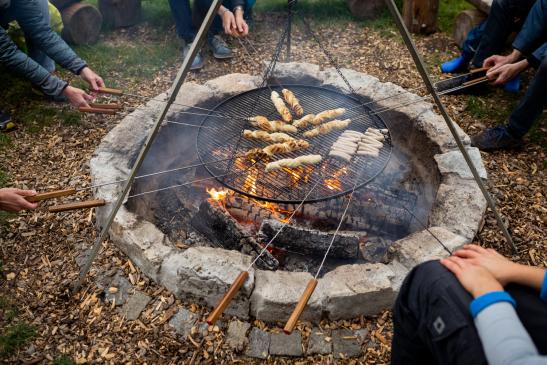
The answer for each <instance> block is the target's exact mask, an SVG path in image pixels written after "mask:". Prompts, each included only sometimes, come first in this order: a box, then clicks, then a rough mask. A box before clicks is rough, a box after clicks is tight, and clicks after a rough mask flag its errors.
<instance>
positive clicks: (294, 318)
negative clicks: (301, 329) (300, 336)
mask: <svg viewBox="0 0 547 365" xmlns="http://www.w3.org/2000/svg"><path fill="white" fill-rule="evenodd" d="M316 286H317V279H310V281H309V282H308V286H306V290H304V293H303V294H302V297H301V298H300V300H299V301H298V303H297V304H296V307H295V308H294V311H293V312H292V314H291V316H290V317H289V320H288V321H287V323H286V324H285V327H284V328H283V332H285V334H287V335H290V334H291V333H292V331H293V330H294V327H296V323H297V322H298V318H300V316H301V315H302V312H304V309H305V308H306V305H307V304H308V301H309V300H310V297H311V295H312V294H313V291H314V290H315V287H316Z"/></svg>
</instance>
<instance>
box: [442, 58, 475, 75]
mask: <svg viewBox="0 0 547 365" xmlns="http://www.w3.org/2000/svg"><path fill="white" fill-rule="evenodd" d="M469 61H470V60H469V59H468V58H467V57H465V56H463V55H462V56H460V57H458V58H454V59H453V60H450V61H446V62H445V63H442V64H441V72H442V73H443V74H451V73H456V72H461V71H464V70H465V69H467V67H468V66H469Z"/></svg>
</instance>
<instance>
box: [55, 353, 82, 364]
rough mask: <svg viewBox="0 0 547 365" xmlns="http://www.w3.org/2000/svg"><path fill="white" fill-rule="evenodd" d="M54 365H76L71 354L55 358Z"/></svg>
mask: <svg viewBox="0 0 547 365" xmlns="http://www.w3.org/2000/svg"><path fill="white" fill-rule="evenodd" d="M53 365H76V363H75V362H74V360H72V358H71V357H70V356H67V355H62V356H59V357H57V358H55V360H53Z"/></svg>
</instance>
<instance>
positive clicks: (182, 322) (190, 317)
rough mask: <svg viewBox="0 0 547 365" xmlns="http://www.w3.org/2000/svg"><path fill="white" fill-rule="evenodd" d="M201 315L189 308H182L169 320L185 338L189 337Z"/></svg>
mask: <svg viewBox="0 0 547 365" xmlns="http://www.w3.org/2000/svg"><path fill="white" fill-rule="evenodd" d="M198 319H199V316H198V315H197V314H195V313H192V312H190V311H189V310H187V309H184V308H181V309H179V311H178V312H177V313H176V314H175V315H174V316H173V317H172V318H171V319H170V320H169V325H170V326H171V327H173V328H174V329H175V332H177V333H178V334H179V335H182V336H183V337H184V338H186V337H188V336H189V335H190V333H191V331H192V327H193V326H194V325H195V324H196V321H197V320H198Z"/></svg>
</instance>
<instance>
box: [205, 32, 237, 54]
mask: <svg viewBox="0 0 547 365" xmlns="http://www.w3.org/2000/svg"><path fill="white" fill-rule="evenodd" d="M208 43H209V47H211V50H212V51H213V56H214V57H215V58H216V59H219V60H225V59H227V58H232V57H234V54H233V53H232V50H231V49H230V48H229V47H228V45H227V44H226V42H225V41H224V39H222V37H221V36H220V35H215V36H213V37H212V38H209V39H208Z"/></svg>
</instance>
